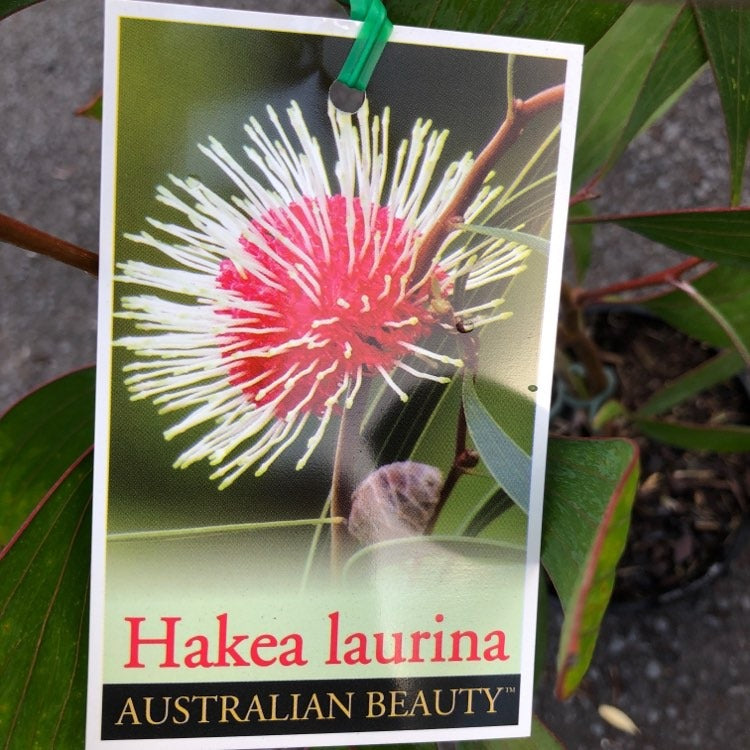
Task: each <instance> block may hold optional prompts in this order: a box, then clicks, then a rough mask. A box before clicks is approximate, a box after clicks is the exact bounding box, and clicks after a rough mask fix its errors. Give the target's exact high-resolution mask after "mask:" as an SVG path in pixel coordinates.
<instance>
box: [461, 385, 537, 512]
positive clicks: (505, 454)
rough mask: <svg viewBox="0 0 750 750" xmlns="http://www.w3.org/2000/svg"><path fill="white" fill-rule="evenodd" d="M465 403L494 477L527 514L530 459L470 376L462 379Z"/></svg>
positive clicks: (471, 430) (472, 430) (476, 439)
mask: <svg viewBox="0 0 750 750" xmlns="http://www.w3.org/2000/svg"><path fill="white" fill-rule="evenodd" d="M463 403H464V411H465V413H466V425H467V427H468V429H469V434H470V435H471V439H472V440H473V441H474V445H475V446H476V449H477V450H478V451H479V455H480V457H481V458H482V461H484V464H485V466H486V467H487V468H488V469H489V471H490V473H491V474H492V477H493V478H494V480H495V481H496V482H497V483H498V484H499V485H500V486H501V487H502V488H503V489H504V490H505V491H506V492H507V493H508V494H509V495H510V496H511V498H512V499H513V500H514V501H515V503H516V504H517V505H518V506H519V507H520V508H522V509H523V511H524V512H525V513H528V512H529V492H530V490H529V485H530V482H531V458H530V457H529V455H528V454H527V453H526V452H525V451H523V450H522V449H521V448H520V447H519V446H518V445H517V444H516V443H515V442H514V441H513V440H512V439H511V437H510V436H509V435H508V434H507V433H506V432H505V430H503V428H502V427H501V426H500V425H499V424H498V423H497V422H496V421H495V419H494V418H493V416H492V415H491V414H490V413H489V412H488V411H487V409H486V408H485V406H484V404H482V402H481V401H480V400H479V396H478V395H477V391H476V388H475V387H474V383H473V382H472V378H471V376H466V377H464V379H463Z"/></svg>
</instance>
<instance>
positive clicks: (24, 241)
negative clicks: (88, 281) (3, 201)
mask: <svg viewBox="0 0 750 750" xmlns="http://www.w3.org/2000/svg"><path fill="white" fill-rule="evenodd" d="M0 240H2V241H3V242H8V243H10V244H11V245H16V246H17V247H22V248H23V249H24V250H31V252H34V253H39V254H40V255H46V256H47V257H49V258H54V259H55V260H59V261H61V262H62V263H67V264H68V265H69V266H73V267H74V268H80V269H81V270H82V271H86V273H90V274H91V275H92V276H96V275H98V273H99V256H98V255H97V254H96V253H92V252H91V251H90V250H85V249H84V248H82V247H78V246H77V245H73V244H72V243H70V242H66V241H65V240H61V239H60V238H59V237H55V236H53V235H51V234H47V233H46V232H42V231H41V230H39V229H36V228H34V227H32V226H29V225H28V224H24V223H23V222H20V221H18V220H16V219H13V218H11V217H10V216H6V215H5V214H0Z"/></svg>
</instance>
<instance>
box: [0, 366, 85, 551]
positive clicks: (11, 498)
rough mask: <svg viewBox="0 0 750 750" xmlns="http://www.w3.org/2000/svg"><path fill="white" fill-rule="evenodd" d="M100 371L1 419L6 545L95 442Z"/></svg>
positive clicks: (30, 399) (69, 379)
mask: <svg viewBox="0 0 750 750" xmlns="http://www.w3.org/2000/svg"><path fill="white" fill-rule="evenodd" d="M95 380H96V377H95V372H94V368H88V369H85V370H79V371H78V372H74V373H72V374H70V375H66V376H65V377H62V378H60V379H58V380H55V381H53V382H52V383H49V384H48V385H46V386H44V387H43V388H40V389H39V390H37V391H34V392H33V393H31V394H30V395H28V396H26V398H24V399H23V400H22V401H19V402H18V404H16V405H15V406H13V407H12V408H11V409H10V410H9V411H8V412H6V414H5V415H4V416H3V417H2V418H1V419H0V545H2V544H4V543H5V542H7V541H8V540H9V539H10V537H11V536H12V535H13V534H14V533H15V531H16V530H17V529H18V528H19V527H20V526H21V524H22V523H23V520H24V519H25V518H26V516H28V514H29V513H30V512H31V511H32V509H33V508H34V507H35V506H36V504H37V503H38V502H39V500H40V499H41V498H42V497H43V496H44V494H45V493H46V492H47V491H48V490H49V488H50V487H52V485H53V484H54V483H55V482H56V481H57V480H58V479H59V477H60V475H61V474H62V473H63V472H64V471H65V470H66V469H67V468H68V467H69V466H70V465H71V464H72V463H73V461H75V460H76V459H77V458H78V456H80V455H81V453H83V451H84V450H85V449H86V448H88V447H89V446H90V445H91V444H92V443H93V442H94V385H95Z"/></svg>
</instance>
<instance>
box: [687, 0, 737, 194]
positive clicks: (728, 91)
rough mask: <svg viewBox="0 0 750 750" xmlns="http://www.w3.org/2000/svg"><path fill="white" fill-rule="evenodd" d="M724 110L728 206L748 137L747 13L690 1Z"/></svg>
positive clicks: (727, 5)
mask: <svg viewBox="0 0 750 750" xmlns="http://www.w3.org/2000/svg"><path fill="white" fill-rule="evenodd" d="M693 6H694V8H695V13H696V16H697V18H698V23H699V24H700V27H701V31H702V33H703V39H704V40H705V43H706V48H707V50H708V56H709V59H710V60H711V67H712V68H713V70H714V75H715V76H716V85H717V87H718V89H719V95H720V96H721V104H722V107H723V109H724V120H725V122H726V126H727V134H728V136H729V155H730V157H729V161H730V169H731V202H732V205H733V206H736V205H738V204H739V202H740V200H741V197H742V177H743V173H744V170H745V160H746V156H747V140H748V137H749V136H750V95H749V94H748V92H749V91H750V47H749V46H748V39H750V9H748V7H747V5H746V4H745V3H737V2H735V3H706V2H702V1H701V2H699V1H698V0H693Z"/></svg>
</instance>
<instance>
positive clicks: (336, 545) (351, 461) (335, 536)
mask: <svg viewBox="0 0 750 750" xmlns="http://www.w3.org/2000/svg"><path fill="white" fill-rule="evenodd" d="M366 404H367V398H366V394H365V393H363V392H362V391H360V393H359V394H358V396H357V398H355V399H354V403H353V404H352V406H351V408H349V409H344V411H343V413H342V415H341V423H340V424H339V434H338V437H337V440H336V454H335V456H334V459H333V475H332V477H331V491H330V494H329V499H330V509H329V512H330V517H331V518H332V519H333V518H349V513H350V511H351V497H352V492H353V491H354V488H355V486H356V480H355V476H356V471H355V467H356V465H357V463H358V460H357V459H358V455H357V454H358V452H359V449H360V446H361V438H360V429H361V428H362V418H363V416H364V409H365V406H366ZM350 546H351V538H350V536H349V534H348V532H347V529H346V525H345V524H333V525H332V526H331V570H332V573H333V575H334V577H335V576H337V575H338V572H339V571H340V570H341V567H342V565H343V563H344V562H345V561H346V558H347V557H348V553H349V551H350V550H349V547H350Z"/></svg>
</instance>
